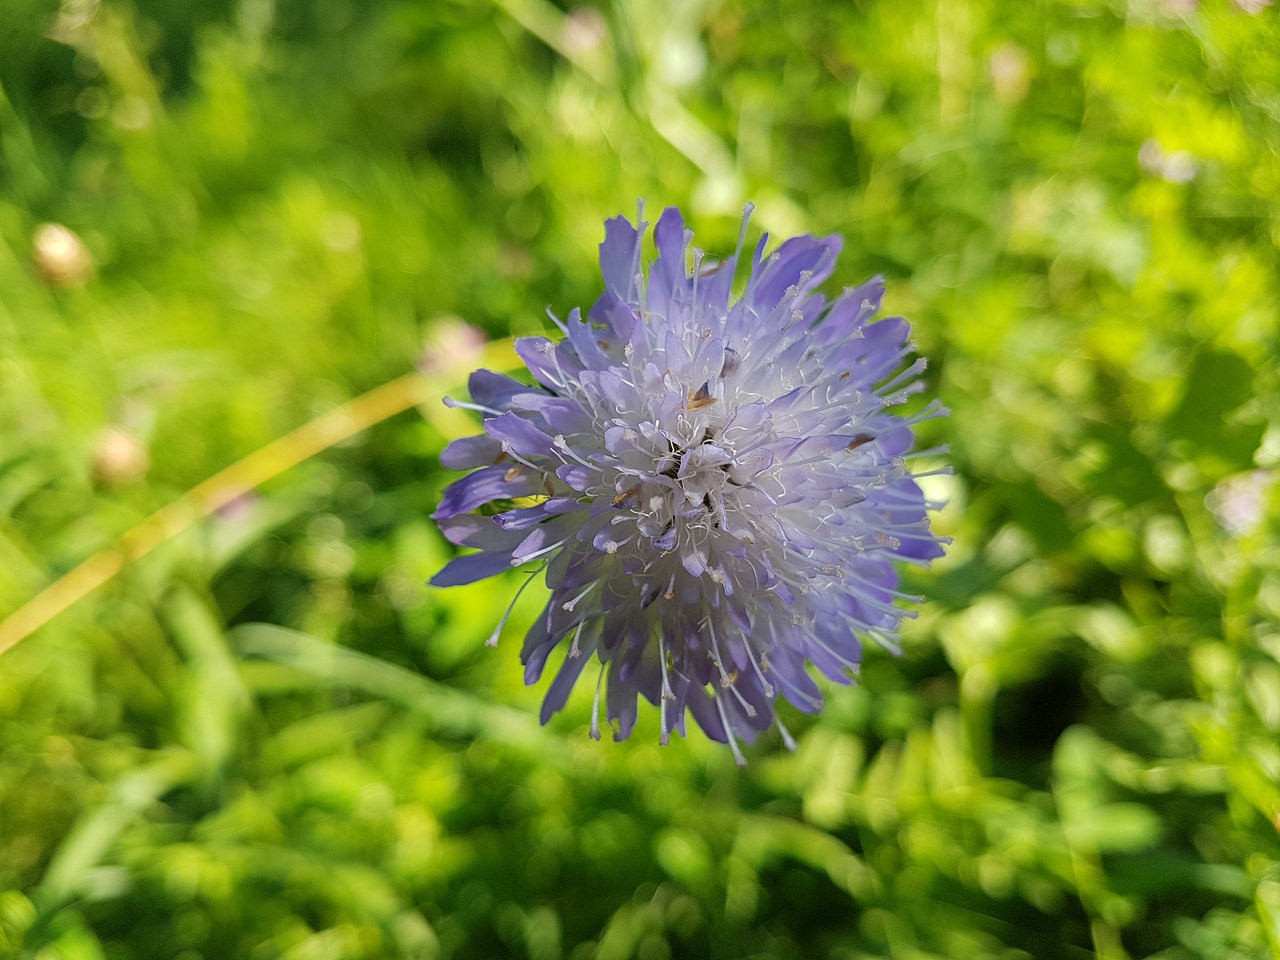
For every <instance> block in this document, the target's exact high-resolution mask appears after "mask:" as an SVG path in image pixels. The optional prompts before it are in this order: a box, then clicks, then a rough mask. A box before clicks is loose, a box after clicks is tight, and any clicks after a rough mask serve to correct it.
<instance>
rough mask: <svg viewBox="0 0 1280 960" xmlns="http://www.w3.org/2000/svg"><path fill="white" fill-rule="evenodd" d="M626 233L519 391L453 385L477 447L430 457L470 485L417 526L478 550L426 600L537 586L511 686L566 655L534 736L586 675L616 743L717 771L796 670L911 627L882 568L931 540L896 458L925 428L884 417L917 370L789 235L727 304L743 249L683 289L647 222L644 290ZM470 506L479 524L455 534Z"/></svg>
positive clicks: (821, 242) (863, 296)
mask: <svg viewBox="0 0 1280 960" xmlns="http://www.w3.org/2000/svg"><path fill="white" fill-rule="evenodd" d="M748 213H749V211H748ZM646 228H647V224H645V223H644V222H640V223H639V226H638V227H636V226H633V225H632V224H631V223H630V222H629V221H627V220H626V219H625V218H623V217H616V218H614V219H612V220H609V221H607V222H606V224H605V240H604V242H603V243H602V244H601V245H600V267H601V273H602V275H603V278H604V282H605V292H604V293H603V294H602V295H601V297H600V299H599V300H598V301H597V302H596V303H595V305H594V306H593V307H592V309H591V311H590V314H589V316H588V318H587V319H586V320H585V321H584V320H583V319H582V318H581V317H580V315H579V313H578V311H576V310H575V311H573V313H571V314H570V315H569V317H568V319H567V320H566V321H565V322H564V323H562V324H561V327H562V329H563V330H564V333H565V337H564V339H562V340H560V341H559V342H558V343H553V342H552V341H550V340H547V339H545V338H542V337H526V338H522V339H521V340H519V341H517V352H518V353H519V355H520V357H521V359H522V360H523V361H524V362H525V365H526V366H527V367H528V369H529V371H530V373H531V374H532V376H533V378H534V380H535V381H536V383H537V386H532V387H531V386H527V385H525V384H521V383H519V382H518V381H516V380H513V379H511V378H510V377H505V376H502V375H501V374H496V373H491V372H489V371H486V370H481V371H478V372H477V373H475V374H474V375H473V376H472V378H471V381H470V384H469V387H470V392H471V398H472V403H471V404H463V405H464V406H471V407H474V408H475V409H478V410H479V411H480V412H481V413H482V414H483V415H484V417H485V419H484V430H485V432H484V434H481V435H480V436H477V437H468V438H465V439H462V440H457V441H454V442H453V443H451V444H450V445H449V446H448V447H447V448H446V450H445V451H444V453H443V454H442V456H441V463H442V464H443V465H445V466H448V467H451V468H455V469H463V470H472V471H473V472H472V473H470V474H468V475H467V476H466V477H464V478H462V479H461V480H458V481H457V482H455V483H454V484H452V485H451V486H450V487H449V488H448V489H446V490H445V492H444V496H443V499H442V502H441V504H440V508H439V509H438V510H437V512H436V514H435V516H436V519H437V520H438V521H439V523H440V526H441V529H442V530H443V531H444V533H445V535H446V536H447V537H448V538H449V539H450V540H451V541H453V542H454V543H457V544H459V545H464V546H469V547H477V548H479V549H480V551H481V552H480V553H475V554H469V555H466V556H461V557H459V558H457V559H455V560H453V561H452V562H451V563H450V564H449V565H448V566H446V567H445V568H444V570H442V571H441V572H440V573H439V574H437V576H436V577H435V579H434V580H433V581H432V582H433V583H434V584H436V585H439V586H451V585H455V584H462V583H470V582H473V581H475V580H478V579H482V578H484V577H488V576H492V575H493V574H495V573H498V572H500V571H501V570H505V569H508V568H510V567H516V566H521V565H522V564H526V563H533V564H538V565H540V566H539V567H538V569H542V565H545V577H546V583H547V586H548V587H549V588H550V590H551V599H550V602H549V603H548V604H547V606H546V608H545V610H544V611H543V612H542V614H541V616H539V617H538V619H537V620H536V622H535V623H534V625H533V627H532V628H530V630H529V633H528V635H527V636H526V637H525V642H524V648H523V651H522V654H521V658H522V661H523V662H524V664H525V681H526V682H527V683H531V684H532V683H535V682H537V681H538V680H539V679H540V678H541V676H542V672H543V669H544V667H545V665H546V663H547V660H548V658H549V656H550V654H551V652H552V650H553V649H554V648H555V647H557V646H559V645H561V644H564V645H566V646H567V647H568V651H567V654H566V655H565V657H564V660H563V662H562V663H561V665H560V668H559V671H558V673H557V675H556V677H555V679H554V680H553V681H552V683H551V686H550V688H549V689H548V691H547V696H546V700H545V701H544V704H543V709H542V721H543V722H544V723H545V722H547V720H548V719H549V718H550V717H551V715H552V714H553V713H555V712H556V711H557V710H559V709H560V708H561V707H563V705H564V703H565V701H566V699H567V698H568V696H569V693H570V690H571V689H572V687H573V684H574V682H575V681H576V680H577V678H578V676H579V674H581V672H582V670H583V668H584V666H585V665H586V663H587V661H588V660H589V659H591V658H593V657H594V658H595V659H596V660H598V661H599V662H600V664H601V665H602V666H601V670H602V671H603V674H602V677H601V681H602V686H603V691H604V704H603V706H604V711H605V717H606V719H607V720H608V721H609V722H611V723H612V724H614V725H615V737H616V738H617V739H623V738H625V737H627V736H628V735H629V734H630V733H631V730H632V727H633V726H634V724H635V721H636V717H637V705H638V697H639V696H641V695H643V696H644V697H645V699H647V700H648V701H649V702H650V703H652V704H654V705H655V706H658V708H659V713H660V728H661V740H662V742H663V743H665V742H667V740H668V738H669V736H670V732H671V731H672V730H676V731H679V732H681V733H683V732H684V730H685V717H686V713H689V714H692V715H693V718H694V720H695V721H696V722H697V723H698V725H699V726H701V727H702V729H703V730H704V731H705V732H706V733H707V735H708V736H710V737H711V738H713V739H716V740H720V741H722V742H728V743H730V744H731V745H732V746H733V749H734V753H735V756H738V757H739V758H740V754H739V752H738V748H737V743H736V741H737V740H738V739H742V740H746V741H751V740H754V738H755V736H756V735H757V734H758V733H759V732H760V731H762V730H764V729H766V728H768V727H769V726H770V725H771V724H775V723H777V724H778V726H779V728H780V729H782V728H781V723H780V722H779V721H778V719H777V715H776V711H775V709H774V704H775V700H776V699H777V698H778V697H783V698H785V699H786V700H788V701H789V702H790V703H792V704H793V705H794V706H796V707H797V708H798V709H800V710H803V711H806V712H810V713H812V712H815V711H817V710H818V709H819V707H820V706H821V702H822V696H821V692H820V690H819V688H818V685H817V684H816V683H814V681H813V678H812V677H810V676H809V674H808V672H807V670H806V666H805V665H806V662H808V663H812V664H813V665H814V666H815V667H816V668H817V669H818V670H819V671H821V672H822V673H823V674H824V675H826V676H827V677H829V678H830V679H832V680H835V681H838V682H841V683H847V682H849V679H850V673H851V671H856V670H857V668H858V664H859V662H860V659H861V646H860V640H859V637H860V636H864V637H872V638H874V639H875V640H877V641H878V642H880V643H883V644H885V645H886V646H889V647H892V646H893V644H894V638H895V636H896V634H897V630H898V627H899V625H900V623H901V621H902V620H903V618H904V617H907V616H911V615H912V612H911V611H908V610H904V609H903V608H902V607H901V606H900V604H899V601H901V600H902V599H904V595H903V594H901V593H900V592H899V591H898V574H897V571H896V569H895V566H894V564H895V562H907V563H916V564H926V563H928V562H929V561H930V560H932V559H934V558H936V557H938V556H941V554H942V544H943V543H944V541H943V540H942V539H941V538H938V537H936V536H935V535H934V534H933V533H932V532H931V531H930V529H929V522H928V516H927V513H928V509H929V508H930V507H931V506H934V505H933V504H930V503H929V502H928V501H926V499H925V497H924V495H923V493H922V492H921V490H920V487H919V486H918V484H917V483H916V477H917V476H919V475H918V474H913V473H912V472H911V470H910V468H909V467H908V466H907V465H906V463H905V461H904V457H908V456H910V449H911V446H912V443H913V432H912V425H913V424H914V423H916V422H918V421H920V420H922V419H925V418H926V417H929V416H935V415H938V414H939V413H941V412H942V410H941V408H939V407H937V406H936V405H934V406H929V407H926V408H925V409H924V411H922V412H921V413H918V414H916V415H915V416H914V417H911V418H903V417H899V416H896V415H895V414H893V413H892V412H891V409H890V408H891V407H892V406H893V405H895V404H897V403H900V402H902V401H904V400H905V399H906V398H907V396H908V395H909V394H913V393H916V392H918V391H919V389H920V381H919V380H918V379H917V377H918V374H919V373H920V371H921V370H922V369H923V362H922V361H916V362H915V363H914V364H911V365H905V360H906V356H907V352H908V346H907V334H908V327H907V323H906V321H904V320H902V319H901V318H897V317H893V318H888V319H884V320H880V321H877V322H872V320H873V318H874V316H875V314H876V312H877V311H878V310H879V307H880V301H881V298H882V296H883V294H884V284H883V282H882V281H881V280H880V279H879V278H876V279H873V280H870V281H868V282H867V283H865V284H863V285H862V286H860V287H857V288H855V289H849V290H846V291H845V292H844V293H843V294H842V295H841V296H840V297H838V298H837V299H836V300H834V301H833V302H830V303H828V302H827V301H826V299H825V298H824V297H823V296H822V295H821V294H820V293H817V292H815V291H816V289H817V287H818V285H819V284H821V283H822V281H824V280H825V279H826V278H827V277H828V276H830V274H831V271H832V269H833V267H834V265H835V260H836V256H837V254H838V253H839V250H840V246H841V244H840V240H839V239H838V238H836V237H826V238H817V237H812V236H804V237H796V238H794V239H791V240H788V241H786V242H785V243H783V244H782V245H781V246H780V247H779V248H778V249H777V250H776V251H774V252H773V253H772V254H770V255H768V256H766V255H765V250H766V246H767V240H768V238H767V237H763V238H761V240H760V243H759V245H758V246H757V247H756V249H755V253H754V256H753V258H752V262H751V264H750V267H749V275H748V279H747V282H746V286H745V288H744V290H743V293H742V297H741V298H740V299H739V300H737V301H736V302H732V303H731V302H730V290H731V286H732V283H733V279H734V275H735V271H736V269H737V263H738V258H739V256H740V254H741V241H740V242H739V250H738V252H737V253H735V254H734V256H732V257H730V258H729V259H728V260H726V261H724V262H723V263H719V264H709V263H708V262H706V261H705V260H704V259H703V256H702V254H701V252H699V251H696V250H695V251H694V252H693V262H694V267H693V270H692V272H690V271H689V270H688V268H687V262H688V259H689V245H690V241H691V239H692V234H691V233H690V232H689V231H687V230H686V229H685V227H684V222H683V220H682V219H681V216H680V214H679V212H678V211H676V210H674V209H668V210H666V211H665V212H664V213H663V214H662V216H661V217H660V218H659V220H658V223H657V226H656V228H655V230H654V239H655V242H656V245H657V249H658V259H657V260H656V261H655V262H654V263H653V264H652V265H651V266H650V269H649V271H648V276H647V277H645V275H644V274H643V273H642V269H641V262H640V249H641V241H642V239H643V236H644V231H645V229H646ZM745 230H746V218H745V217H744V222H743V232H744V234H745ZM557 322H559V321H557ZM486 504H488V505H490V506H489V512H490V513H491V514H492V515H490V516H482V515H478V514H475V513H473V512H472V511H473V510H475V509H476V508H478V507H481V506H483V505H486ZM905 599H909V600H918V599H919V598H914V597H909V598H905ZM503 622H504V623H505V618H504V621H503ZM500 629H501V625H500V626H499V630H500ZM496 636H497V632H496V631H495V635H494V639H495V640H496ZM600 691H601V685H600V684H598V685H597V695H596V713H595V715H593V720H592V735H593V736H599V727H598V723H599V719H598V711H599V709H600V706H601V704H600ZM782 735H783V739H784V740H785V741H787V742H788V743H790V737H789V736H788V735H787V733H786V731H785V730H782Z"/></svg>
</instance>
